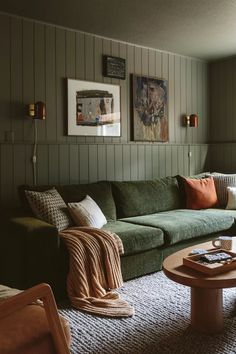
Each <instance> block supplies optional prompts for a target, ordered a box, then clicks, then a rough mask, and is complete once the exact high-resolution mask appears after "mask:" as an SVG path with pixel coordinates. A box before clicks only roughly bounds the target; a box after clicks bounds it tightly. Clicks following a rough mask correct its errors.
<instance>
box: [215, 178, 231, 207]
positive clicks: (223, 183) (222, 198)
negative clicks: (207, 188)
mask: <svg viewBox="0 0 236 354" xmlns="http://www.w3.org/2000/svg"><path fill="white" fill-rule="evenodd" d="M212 177H213V179H214V183H215V187H216V193H217V197H218V201H219V204H220V206H221V207H224V208H225V207H226V204H227V201H228V195H227V187H236V174H228V175H212Z"/></svg>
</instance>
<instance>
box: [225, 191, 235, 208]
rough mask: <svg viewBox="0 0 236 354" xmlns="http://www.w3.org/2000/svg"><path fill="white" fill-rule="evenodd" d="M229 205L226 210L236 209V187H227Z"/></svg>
mask: <svg viewBox="0 0 236 354" xmlns="http://www.w3.org/2000/svg"><path fill="white" fill-rule="evenodd" d="M227 193H228V203H227V205H226V209H231V210H234V209H236V187H227Z"/></svg>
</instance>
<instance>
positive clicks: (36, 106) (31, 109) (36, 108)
mask: <svg viewBox="0 0 236 354" xmlns="http://www.w3.org/2000/svg"><path fill="white" fill-rule="evenodd" d="M28 115H29V116H30V117H31V118H33V119H45V118H46V109H45V103H44V102H41V101H39V102H36V103H31V104H29V106H28Z"/></svg>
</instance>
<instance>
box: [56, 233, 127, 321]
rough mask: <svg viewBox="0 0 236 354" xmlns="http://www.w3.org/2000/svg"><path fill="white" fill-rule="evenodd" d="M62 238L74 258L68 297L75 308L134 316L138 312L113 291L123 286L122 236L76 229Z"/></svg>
mask: <svg viewBox="0 0 236 354" xmlns="http://www.w3.org/2000/svg"><path fill="white" fill-rule="evenodd" d="M60 236H61V237H62V238H63V240H64V241H65V244H66V246H67V249H68V251H69V255H70V269H69V274H68V276H67V293H68V296H69V299H70V301H71V304H72V306H74V307H75V308H77V309H79V310H83V311H87V312H90V313H94V314H98V315H103V316H110V317H129V316H132V315H133V314H134V308H133V307H132V306H131V305H129V304H128V303H127V302H126V301H124V300H122V299H120V297H119V294H118V293H116V292H113V291H111V290H112V289H117V288H119V287H120V286H122V284H123V279H122V273H121V266H120V254H122V253H123V251H124V250H123V244H122V241H121V239H120V238H119V236H118V235H116V234H113V233H111V232H109V231H104V230H100V229H96V228H90V227H73V228H70V229H67V230H64V231H61V232H60Z"/></svg>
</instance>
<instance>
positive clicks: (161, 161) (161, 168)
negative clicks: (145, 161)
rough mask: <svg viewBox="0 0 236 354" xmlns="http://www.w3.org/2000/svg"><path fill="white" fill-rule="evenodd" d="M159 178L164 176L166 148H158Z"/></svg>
mask: <svg viewBox="0 0 236 354" xmlns="http://www.w3.org/2000/svg"><path fill="white" fill-rule="evenodd" d="M159 176H160V177H165V176H166V146H165V145H160V146H159Z"/></svg>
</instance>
